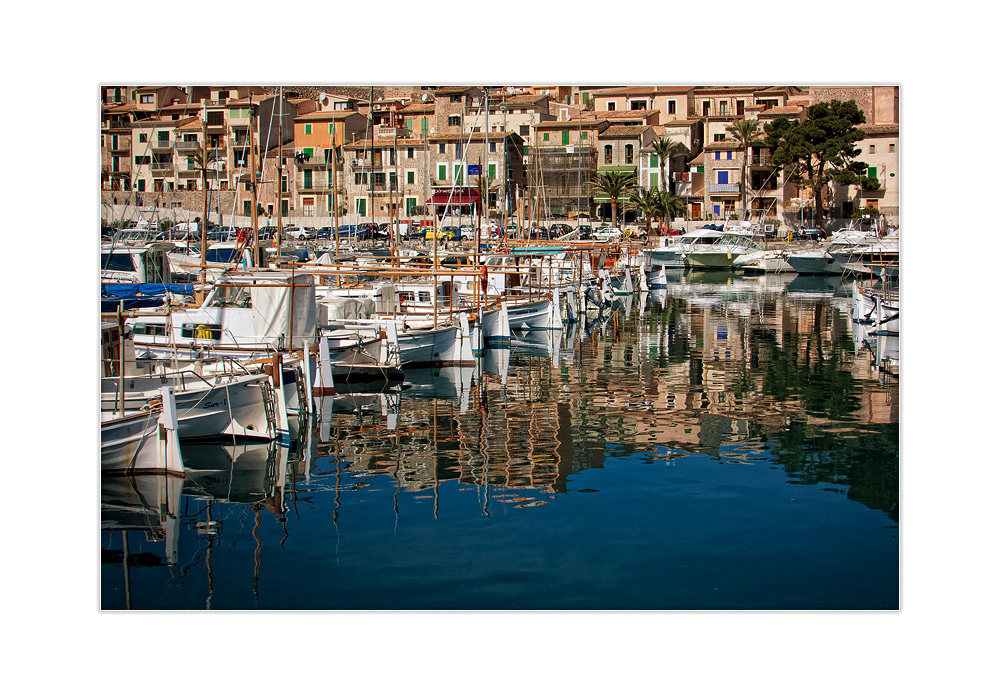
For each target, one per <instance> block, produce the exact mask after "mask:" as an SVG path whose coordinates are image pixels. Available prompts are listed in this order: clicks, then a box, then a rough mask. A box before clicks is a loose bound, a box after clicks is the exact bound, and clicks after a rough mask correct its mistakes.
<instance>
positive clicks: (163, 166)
mask: <svg viewBox="0 0 1000 696" xmlns="http://www.w3.org/2000/svg"><path fill="white" fill-rule="evenodd" d="M149 168H150V169H152V170H153V171H154V172H156V171H165V170H168V169H173V168H174V163H173V161H170V162H156V161H153V162H150V163H149Z"/></svg>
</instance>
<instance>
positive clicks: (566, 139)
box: [562, 130, 569, 145]
mask: <svg viewBox="0 0 1000 696" xmlns="http://www.w3.org/2000/svg"><path fill="white" fill-rule="evenodd" d="M562 134H563V138H562V144H563V145H569V131H568V130H564V131H563V132H562Z"/></svg>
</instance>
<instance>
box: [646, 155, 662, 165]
mask: <svg viewBox="0 0 1000 696" xmlns="http://www.w3.org/2000/svg"><path fill="white" fill-rule="evenodd" d="M649 166H650V167H659V166H660V158H659V157H657V156H656V155H650V156H649Z"/></svg>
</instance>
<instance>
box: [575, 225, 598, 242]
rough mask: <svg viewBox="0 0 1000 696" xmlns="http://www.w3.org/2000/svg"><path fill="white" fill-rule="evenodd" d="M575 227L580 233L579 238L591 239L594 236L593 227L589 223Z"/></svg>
mask: <svg viewBox="0 0 1000 696" xmlns="http://www.w3.org/2000/svg"><path fill="white" fill-rule="evenodd" d="M576 229H577V230H578V231H579V233H580V239H592V238H593V236H594V228H593V227H591V226H590V225H580V226H579V227H577V228H576Z"/></svg>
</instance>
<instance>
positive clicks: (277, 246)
mask: <svg viewBox="0 0 1000 696" xmlns="http://www.w3.org/2000/svg"><path fill="white" fill-rule="evenodd" d="M283 101H284V87H282V86H280V85H279V86H278V109H280V111H278V157H277V162H278V190H279V191H280V190H281V172H282V169H283V167H282V165H281V146H282V144H283V141H284V138H283V137H282V130H281V126H282V123H281V117H282V116H284V114H285V108H284V107H283V106H282V102H283ZM271 116H272V117H273V116H274V109H273V107H272V109H271ZM269 123H274V121H273V120H269ZM250 127H251V129H252V128H253V117H252V116H251V120H250ZM267 129H268V134H270V132H271V126H270V125H268V127H267ZM261 174H263V172H261ZM277 223H278V224H277V226H276V228H275V232H274V258H275V260H277V259H279V258H281V203H280V202H279V203H278V216H277Z"/></svg>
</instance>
